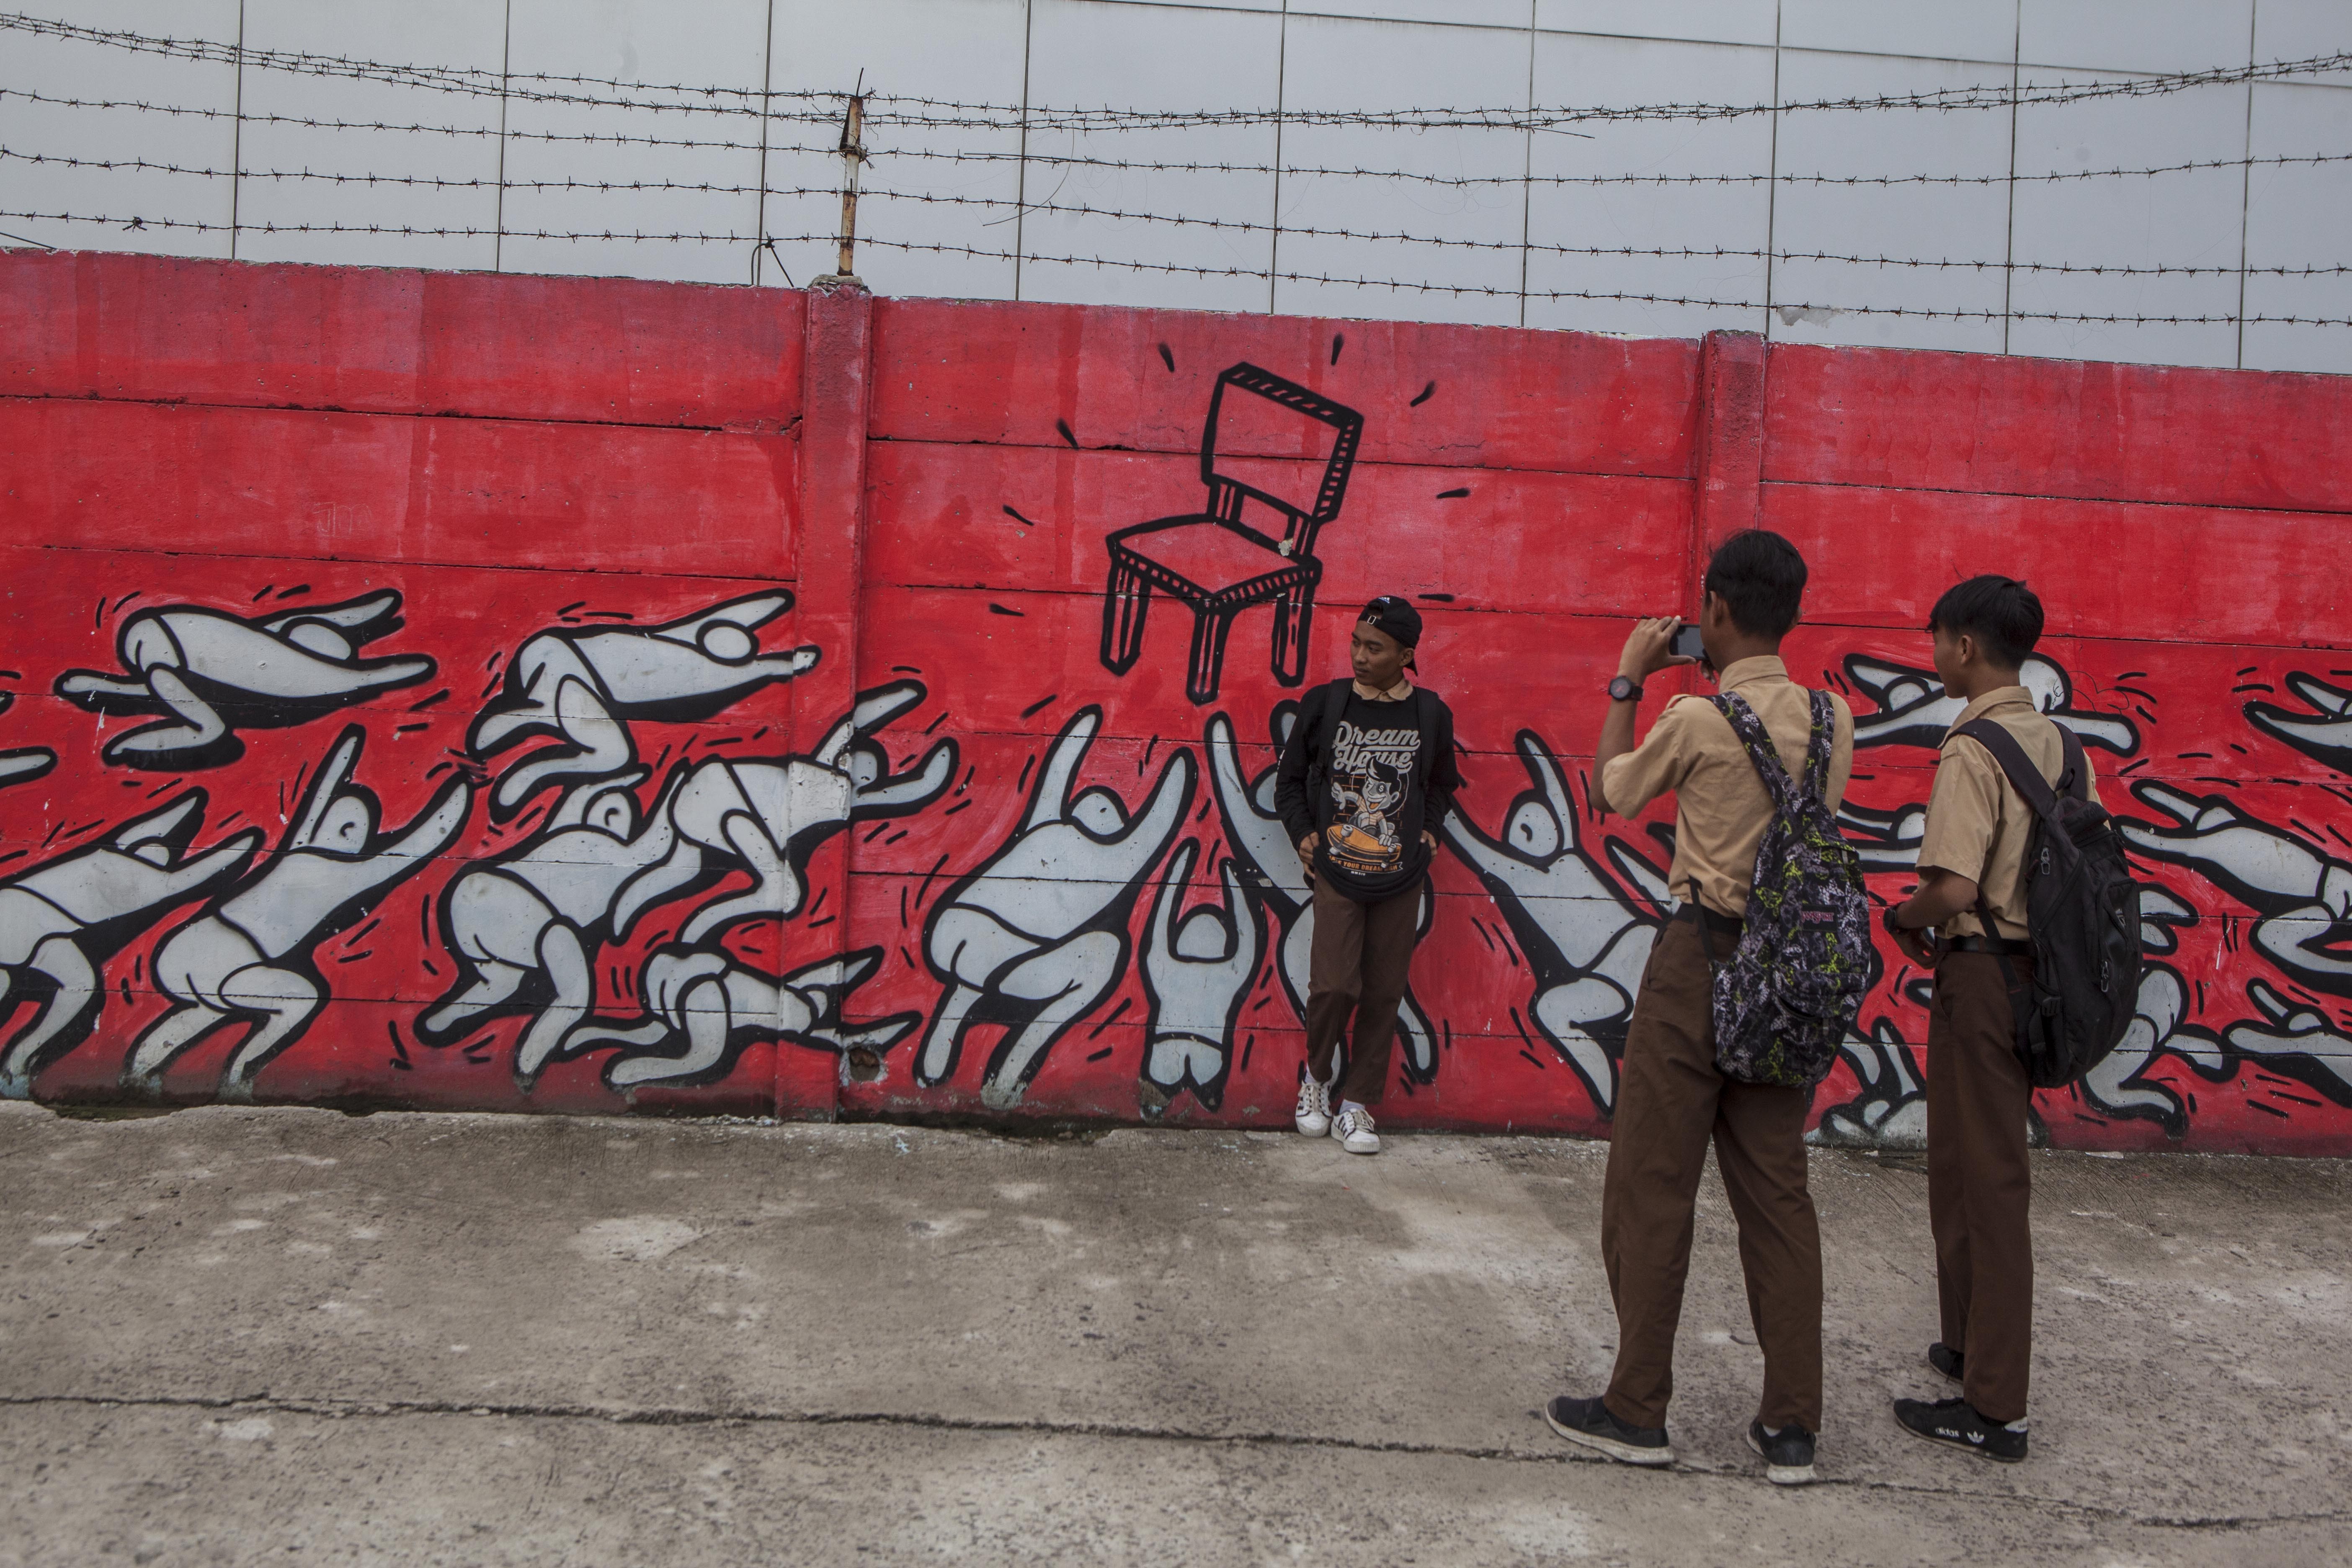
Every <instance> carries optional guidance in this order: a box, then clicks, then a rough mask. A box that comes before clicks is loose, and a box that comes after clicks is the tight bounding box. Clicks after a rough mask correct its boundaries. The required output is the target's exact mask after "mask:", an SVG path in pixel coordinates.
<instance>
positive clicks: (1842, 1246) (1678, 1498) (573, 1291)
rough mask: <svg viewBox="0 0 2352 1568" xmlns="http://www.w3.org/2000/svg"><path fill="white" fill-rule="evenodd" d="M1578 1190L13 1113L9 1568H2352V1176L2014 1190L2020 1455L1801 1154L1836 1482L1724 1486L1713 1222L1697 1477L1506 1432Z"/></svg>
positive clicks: (1581, 1186) (2093, 1178) (1877, 1196)
mask: <svg viewBox="0 0 2352 1568" xmlns="http://www.w3.org/2000/svg"><path fill="white" fill-rule="evenodd" d="M1603 1155H1604V1150H1603V1148H1602V1147H1601V1146H1600V1145H1598V1144H1591V1143H1581V1142H1553V1141H1548V1140H1538V1139H1476V1138H1446V1137H1398V1138H1394V1139H1392V1140H1391V1142H1390V1148H1389V1152H1386V1153H1384V1154H1382V1155H1381V1157H1379V1158H1378V1159H1372V1160H1364V1159H1357V1158H1351V1157H1349V1156H1348V1155H1346V1154H1343V1153H1341V1152H1339V1151H1338V1150H1337V1148H1336V1147H1335V1146H1334V1145H1332V1144H1331V1143H1329V1142H1328V1141H1325V1142H1311V1143H1310V1142H1306V1141H1304V1140H1300V1139H1297V1138H1295V1137H1292V1136H1288V1135H1286V1134H1276V1133H1248V1134H1234V1133H1224V1134H1217V1133H1192V1132H1168V1131H1115V1132H1110V1133H1108V1134H1107V1135H1102V1136H1095V1137H1089V1138H1084V1139H1080V1138H1071V1139H1066V1140H1053V1139H1044V1140H1040V1139H1017V1140H1016V1139H1007V1138H1000V1137H994V1136H991V1135H988V1134H985V1133H979V1132H969V1131H936V1130H925V1129H915V1128H897V1127H885V1126H872V1125H864V1126H783V1127H761V1126H750V1125H742V1124H726V1123H709V1122H693V1121H570V1120H559V1119H534V1118H491V1117H468V1116H429V1115H404V1114H383V1115H378V1116H373V1117H365V1118H346V1117H343V1116H341V1115H338V1114H335V1113H333V1112H328V1111H310V1110H283V1109H272V1110H226V1109H212V1110H187V1111H182V1112H179V1113H177V1114H173V1115H170V1116H157V1117H152V1118H142V1119H135V1120H123V1121H82V1120H67V1119H64V1118H60V1117H57V1116H53V1115H51V1114H50V1113H48V1112H47V1111H44V1110H37V1109H34V1108H31V1107H26V1106H18V1105H10V1106H5V1107H0V1193H5V1197H0V1270H5V1272H0V1563H10V1564H14V1563H26V1564H36V1563H37V1564H43V1565H51V1564H60V1563H163V1564H180V1563H205V1564H209V1563H260V1562H268V1563H310V1562H320V1563H451V1564H459V1563H568V1564H602V1563H612V1564H628V1565H643V1564H668V1563H694V1564H701V1563H784V1562H790V1563H803V1562H806V1563H852V1562H856V1563H874V1562H927V1561H932V1560H946V1559H964V1560H972V1561H981V1562H997V1561H1041V1560H1042V1561H1068V1562H1087V1563H1093V1562H1098V1561H1108V1562H1118V1563H1186V1564H1196V1563H1197V1564H1214V1563H1480V1564H1486V1563H1569V1562H1591V1563H1644V1564H1650V1563H1732V1562H1737V1563H1802V1564H1813V1563H2083V1564H2095V1565H2100V1568H2110V1565H2112V1568H2124V1565H2142V1564H2159V1563H2164V1564H2168V1563H2251V1562H2262V1563H2280V1564H2286V1563H2325V1562H2338V1563H2341V1562H2347V1561H2352V1226H2347V1222H2346V1215H2347V1198H2352V1164H2347V1163H2339V1162H2315V1161H2286V1160H2255V1159H2216V1158H2198V1157H2189V1156H2169V1157H2149V1158H2130V1159H2103V1158H2098V1157H2091V1156H2080V1155H2063V1154H2049V1155H2037V1156H2036V1165H2035V1182H2036V1187H2035V1203H2036V1215H2037V1225H2038V1237H2039V1246H2040V1259H2041V1262H2040V1268H2041V1288H2040V1294H2039V1304H2040V1312H2041V1317H2040V1328H2041V1348H2040V1352H2039V1354H2038V1358H2037V1361H2036V1364H2035V1369H2034V1370H2035V1377H2036V1384H2035V1390H2036V1393H2035V1408H2034V1412H2033V1416H2034V1426H2033V1445H2034V1447H2033V1455H2032V1458H2031V1459H2030V1460H2029V1461H2028V1462H2027V1463H2025V1464H2024V1465H2021V1466H2018V1467H2014V1468H2009V1467H1998V1466H1993V1465H1990V1464H1987V1463H1984V1462H1982V1461H1980V1460H1977V1459H1973V1458H1969V1457H1968V1456H1965V1455H1958V1454H1953V1453H1949V1452H1947V1451H1945V1450H1942V1449H1939V1448H1934V1447H1929V1446H1927V1445H1926V1444H1923V1443H1919V1442H1917V1441H1916V1440H1914V1439H1912V1438H1909V1437H1907V1436H1904V1435H1903V1434H1902V1433H1901V1432H1900V1431H1899V1430H1898V1429H1897V1428H1896V1427H1895V1426H1894V1425H1893V1423H1892V1421H1891V1420H1890V1419H1889V1417H1888V1415H1887V1414H1886V1405H1887V1401H1888V1400H1889V1399H1891V1398H1893V1397H1895V1395H1897V1394H1940V1393H1941V1390H1940V1389H1939V1388H1938V1387H1937V1384H1936V1382H1935V1380H1934V1379H1933V1377H1932V1375H1931V1374H1929V1373H1927V1371H1926V1370H1925V1369H1924V1368H1923V1367H1922V1366H1921V1365H1920V1364H1919V1356H1920V1352H1921V1350H1922V1349H1923V1347H1924V1346H1925V1345H1926V1343H1927V1342H1928V1341H1929V1340H1930V1339H1932V1338H1933V1337H1934V1336H1935V1330H1936V1322H1935V1310H1934V1300H1935V1297H1934V1278H1933V1271H1932V1264H1931V1260H1930V1252H1929V1246H1928V1240H1927V1218H1926V1194H1927V1178H1926V1176H1925V1174H1924V1172H1923V1169H1922V1167H1921V1166H1920V1164H1919V1163H1918V1162H1917V1161H1916V1159H1911V1158H1896V1157H1885V1158H1874V1157H1871V1156H1869V1155H1864V1154H1857V1153H1850V1152H1826V1151H1825V1152H1819V1153H1817V1154H1816V1155H1815V1156H1814V1166H1813V1171H1814V1184H1815V1188H1814V1190H1815V1192H1816V1194H1817V1196H1818V1200H1819V1203H1820V1205H1821V1210H1822V1229H1823V1232H1824V1235H1825V1237H1826V1238H1827V1246H1828V1269H1829V1280H1828V1284H1829V1322H1828V1340H1829V1343H1828V1352H1829V1355H1828V1363H1829V1369H1830V1370H1829V1390H1828V1401H1829V1415H1828V1421H1827V1426H1828V1431H1827V1433H1826V1435H1825V1436H1824V1440H1823V1447H1822V1468H1823V1472H1824V1476H1825V1480H1824V1483H1823V1484H1822V1485H1820V1486H1817V1487H1815V1488H1813V1489H1810V1490H1801V1491H1796V1490H1780V1489H1773V1488H1769V1487H1768V1486H1766V1485H1765V1484H1764V1482H1763V1481H1762V1479H1761V1478H1760V1475H1759V1470H1758V1467H1757V1465H1756V1463H1755V1461H1754V1460H1753V1459H1752V1458H1750V1457H1749V1455H1748V1452H1747V1451H1746V1449H1745V1447H1743V1446H1742V1445H1741V1442H1740V1440H1739V1433H1740V1431H1741V1430H1742V1428H1743V1427H1744V1426H1745V1424H1746V1420H1747V1417H1748V1414H1749V1413H1750V1411H1751V1409H1752V1404H1753V1400H1754V1397H1755V1391H1756V1387H1757V1383H1758V1378H1759V1360H1758V1356H1757V1352H1756V1351H1755V1349H1754V1347H1753V1335H1752V1334H1751V1333H1750V1331H1749V1330H1748V1323H1747V1312H1746V1307H1745V1300H1744V1297H1743V1296H1742V1293H1741V1289H1740V1287H1739V1284H1738V1265H1737V1261H1736V1258H1735V1256H1734V1252H1733V1239H1732V1233H1731V1228H1730V1221H1729V1217H1728V1215H1727V1211H1726V1209H1725V1206H1724V1204H1723V1202H1722V1200H1721V1196H1720V1189H1719V1188H1718V1187H1717V1186H1715V1184H1714V1181H1713V1178H1712V1176H1710V1177H1709V1184H1708V1190H1707V1192H1706V1195H1705V1196H1704V1197H1703V1198H1702V1200H1701V1207H1700V1216H1699V1237H1698V1244H1697V1250H1696V1258H1695V1260H1694V1266H1693V1273H1692V1280H1691V1287H1690V1294H1689V1300H1688V1302H1687V1304H1686V1306H1685V1312H1684V1318H1683V1341H1682V1352H1681V1360H1680V1363H1679V1372H1680V1377H1681V1388H1680V1391H1679V1394H1678V1396H1677V1399H1676V1402H1675V1409H1674V1414H1673V1415H1672V1418H1671V1420H1672V1426H1673V1429H1674V1436H1675V1445H1676V1447H1677V1449H1678V1451H1679V1452H1680V1454H1681V1456H1682V1464H1681V1466H1680V1468H1678V1469H1676V1470H1675V1471H1674V1472H1672V1473H1643V1472H1634V1471H1628V1470H1625V1469H1622V1468H1616V1467H1612V1466H1610V1465H1606V1464H1604V1463H1601V1462H1597V1461H1588V1460H1583V1459H1580V1458H1577V1457H1576V1456H1575V1454H1574V1453H1573V1452H1571V1451H1570V1449H1568V1447H1566V1446H1565V1445H1563V1444H1562V1443H1560V1442H1559V1440H1558V1439H1557V1438H1555V1437H1553V1436H1551V1435H1550V1433H1549V1431H1547V1430H1546V1429H1545V1427H1544V1426H1543V1425H1542V1422H1541V1420H1540V1419H1539V1417H1538V1415H1537V1414H1536V1412H1537V1409H1538V1405H1540V1403H1541V1402H1542V1401H1543V1399H1544V1398H1545V1397H1546V1396H1547V1395H1549V1394H1552V1393H1555V1392H1559V1391H1561V1390H1563V1389H1572V1390H1582V1391H1590V1390H1593V1389H1596V1388H1598V1387H1599V1385H1600V1384H1601V1381H1602V1379H1603V1377H1604V1375H1605V1373H1606V1370H1607V1368H1608V1365H1609V1363H1610V1356H1611V1347H1612V1340H1613V1335H1614V1323H1613V1320H1612V1317H1611V1315H1610V1311H1609V1306H1608V1296H1607V1291H1606V1289H1605V1286H1604V1283H1603V1280H1602V1278H1601V1266H1600V1262H1599V1258H1598V1249H1597V1237H1598V1231H1599V1219H1600V1195H1601V1163H1602V1159H1603Z"/></svg>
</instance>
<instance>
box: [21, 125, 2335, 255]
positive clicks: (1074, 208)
mask: <svg viewBox="0 0 2352 1568" xmlns="http://www.w3.org/2000/svg"><path fill="white" fill-rule="evenodd" d="M0 160H5V161H13V162H22V163H53V164H57V165H59V166H61V167H67V168H77V169H97V170H115V169H139V170H144V171H147V172H150V173H155V174H185V175H194V176H198V177H202V178H206V179H226V178H229V177H230V174H231V171H229V170H226V169H211V168H203V167H197V166H192V165H184V164H178V163H157V162H154V161H152V160H150V159H145V158H75V157H68V156H64V155H61V154H57V153H25V152H21V151H18V150H17V149H15V148H11V147H5V146H0ZM241 175H242V177H243V178H245V179H248V180H281V181H282V180H309V181H316V182H320V183H322V184H337V185H352V184H356V185H377V184H389V185H400V186H412V187H416V186H421V187H428V188H436V189H451V190H474V189H489V188H492V187H495V186H497V185H499V184H500V182H499V181H498V180H495V179H469V180H457V179H446V178H442V177H437V176H434V175H426V174H336V173H331V172H319V171H314V170H309V169H301V170H289V169H246V170H243V171H241ZM504 184H505V186H506V188H507V189H509V190H536V191H549V190H559V191H563V190H568V191H594V192H598V193H600V194H607V195H609V194H613V193H616V192H639V193H642V192H648V191H686V192H692V193H695V194H697V195H771V196H786V197H794V196H820V197H826V198H830V197H833V196H835V195H839V192H838V190H837V189H836V188H835V187H834V186H831V185H784V186H779V185H769V186H766V187H761V186H758V185H741V184H736V185H723V184H714V183H711V182H709V181H699V182H698V181H689V180H580V179H565V180H508V181H505V182H504ZM860 199H862V200H868V201H871V200H886V201H908V202H919V203H930V204H934V205H953V206H978V207H986V208H991V209H998V210H1001V209H1003V208H1008V207H1017V208H1019V209H1021V210H1023V211H1025V212H1036V213H1057V214H1063V215H1068V216H1090V217H1100V218H1107V219H1110V220H1112V221H1116V222H1138V223H1153V224H1165V225H1170V226H1183V227H1201V228H1209V229H1229V230H1241V231H1244V232H1248V233H1254V234H1275V233H1279V234H1282V235H1285V236H1287V237H1296V238H1308V239H1340V240H1350V241H1361V242H1368V243H1395V244H1405V245H1423V246H1433V247H1441V248H1446V249H1458V250H1476V251H1487V252H1494V253H1506V252H1513V251H1531V252H1536V253H1539V254H1543V255H1549V256H1582V257H1627V258H1654V259H1663V260H1758V261H1760V260H1764V259H1767V258H1769V259H1771V260H1774V261H1822V262H1835V263H1840V264H1843V265H1848V266H1857V267H1906V268H1933V269H1945V270H1953V271H1976V272H2033V273H2054V274H2077V275H2083V276H2088V277H2126V278H2128V277H2175V278H2222V277H2231V278H2234V277H2239V276H2242V275H2243V276H2261V277H2278V278H2316V277H2332V276H2342V275H2344V274H2346V273H2352V264H2337V265H2332V266H2315V265H2305V266H2302V267H2287V266H2266V267H2238V266H2196V265H2176V264H2171V263H2154V264H2147V265H2140V264H2127V263H2116V264H2105V263H2082V262H2056V261H2016V260H1990V259H1982V258H1961V259H1958V260H1955V259H1952V258H1929V257H1905V256H1886V255H1883V254H1882V255H1877V256H1868V255H1859V254H1848V253H1844V252H1837V251H1826V250H1759V249H1754V248H1745V247H1738V246H1704V247H1702V246H1630V245H1552V244H1549V243H1546V242H1544V241H1541V240H1517V239H1468V238H1462V237H1454V236H1446V235H1419V234H1409V233H1404V232H1402V231H1395V232H1382V231H1380V230H1376V229H1375V230H1364V229H1348V228H1326V227H1318V226H1313V225H1301V224H1281V225H1276V224H1271V223H1255V222H1250V221H1247V220H1244V219H1235V218H1203V217H1190V216H1183V215H1181V214H1171V213H1150V212H1135V211H1129V210H1126V209H1122V208H1117V207H1101V206H1094V205H1087V204H1083V203H1066V202H1026V203H1024V202H1019V201H1014V200H1012V199H1007V198H1000V197H991V196H965V195H945V194H940V193H937V192H926V191H897V190H891V189H888V188H887V187H881V186H871V185H869V186H866V187H864V188H863V189H862V190H861V192H860ZM240 227H251V225H240ZM506 232H508V233H509V234H512V233H516V232H518V231H516V230H512V229H509V230H507V231H506ZM874 243H882V242H879V241H877V242H874ZM1256 275H1257V276H1263V274H1262V273H1261V274H1256Z"/></svg>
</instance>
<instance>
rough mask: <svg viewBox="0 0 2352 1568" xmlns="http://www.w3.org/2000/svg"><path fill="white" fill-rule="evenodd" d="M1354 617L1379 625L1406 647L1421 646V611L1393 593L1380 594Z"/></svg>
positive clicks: (1372, 624)
mask: <svg viewBox="0 0 2352 1568" xmlns="http://www.w3.org/2000/svg"><path fill="white" fill-rule="evenodd" d="M1356 618H1357V619H1358V620H1360V621H1363V622H1366V623H1368V624H1370V625H1371V626H1377V627H1379V628H1380V629H1381V631H1384V632H1386V633H1388V635H1389V636H1391V637H1394V638H1396V640H1397V641H1398V642H1399V643H1401V644H1402V645H1403V646H1404V647H1420V646H1421V612H1420V611H1419V610H1416V609H1414V608H1413V607H1412V605H1409V604H1407V603H1405V601H1404V600H1402V599H1401V598H1399V597H1398V596H1397V595H1394V594H1382V595H1381V596H1380V597H1379V598H1377V599H1374V600H1373V601H1372V602H1371V603H1370V604H1369V605H1365V606H1364V613H1363V614H1362V615H1360V616H1357V617H1356Z"/></svg>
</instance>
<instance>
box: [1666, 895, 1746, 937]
mask: <svg viewBox="0 0 2352 1568" xmlns="http://www.w3.org/2000/svg"><path fill="white" fill-rule="evenodd" d="M1674 918H1675V919H1676V920H1678V921H1695V922H1696V921H1704V922H1705V923H1706V929H1707V930H1709V931H1714V932H1716V933H1717V935H1720V936H1738V934H1739V933H1740V932H1741V931H1746V930H1747V929H1748V921H1746V919H1745V918H1743V917H1741V916H1739V915H1725V914H1717V912H1716V911H1715V910H1710V909H1708V908H1707V907H1706V905H1705V904H1702V903H1698V902H1696V901H1695V900H1684V902H1683V906H1682V908H1680V909H1678V910H1675V913H1674Z"/></svg>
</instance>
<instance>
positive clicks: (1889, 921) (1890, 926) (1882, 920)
mask: <svg viewBox="0 0 2352 1568" xmlns="http://www.w3.org/2000/svg"><path fill="white" fill-rule="evenodd" d="M1902 907H1903V906H1902V905H1901V904H1889V905H1887V906H1886V912H1885V914H1883V915H1881V916H1880V917H1879V922H1878V923H1879V924H1881V925H1883V926H1885V928H1886V930H1887V933H1888V934H1889V935H1891V936H1898V937H1899V936H1901V935H1903V934H1904V933H1905V932H1906V931H1909V930H1910V929H1911V928H1910V927H1909V926H1906V925H1898V924H1897V923H1895V911H1896V910H1899V909H1901V908H1902Z"/></svg>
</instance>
